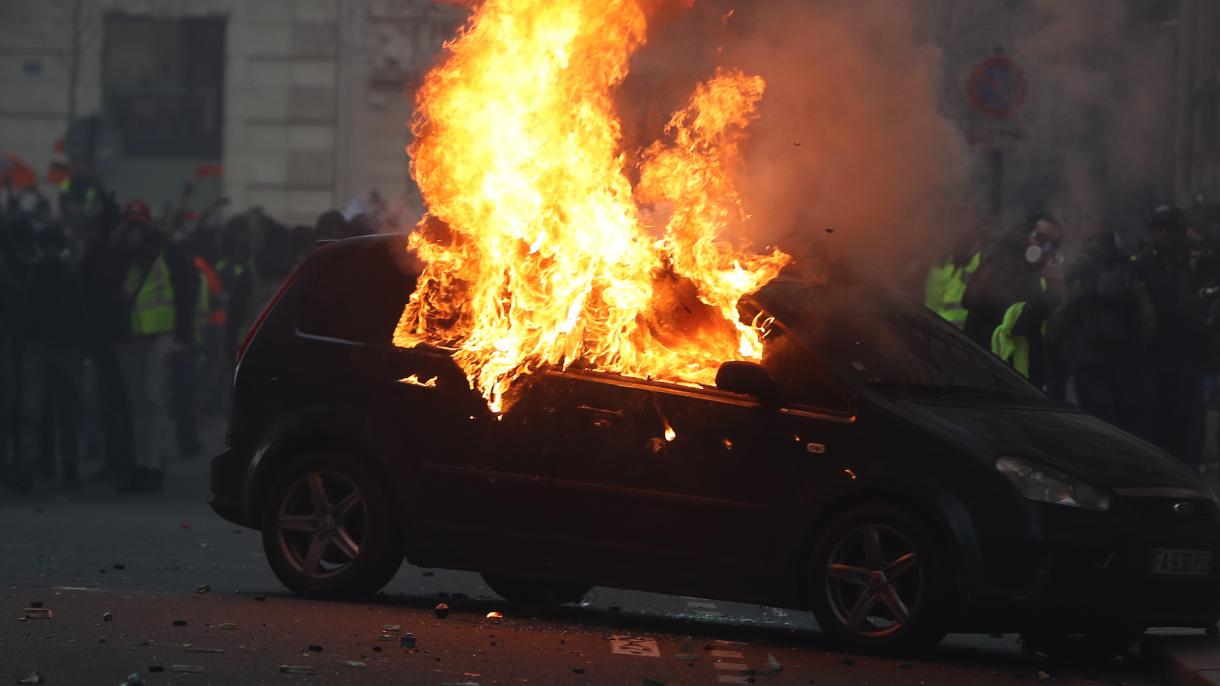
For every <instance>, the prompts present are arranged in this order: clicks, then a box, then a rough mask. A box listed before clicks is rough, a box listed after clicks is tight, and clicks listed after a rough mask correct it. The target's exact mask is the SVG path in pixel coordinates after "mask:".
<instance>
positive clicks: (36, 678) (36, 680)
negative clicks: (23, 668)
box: [17, 669, 42, 684]
mask: <svg viewBox="0 0 1220 686" xmlns="http://www.w3.org/2000/svg"><path fill="white" fill-rule="evenodd" d="M17 683H19V684H41V683H42V674H39V673H38V670H37V669H35V670H34V673H33V674H31V675H29V676H27V677H26V678H24V679H22V680H21V681H18V682H17Z"/></svg>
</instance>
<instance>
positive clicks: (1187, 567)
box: [1148, 548, 1212, 576]
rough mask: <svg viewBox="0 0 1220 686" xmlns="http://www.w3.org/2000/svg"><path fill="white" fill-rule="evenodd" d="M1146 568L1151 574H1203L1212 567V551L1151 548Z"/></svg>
mask: <svg viewBox="0 0 1220 686" xmlns="http://www.w3.org/2000/svg"><path fill="white" fill-rule="evenodd" d="M1148 569H1149V571H1151V572H1152V573H1153V574H1172V575H1175V576H1205V575H1207V573H1208V572H1210V571H1211V569H1212V551H1210V550H1174V549H1172V548H1153V549H1152V554H1151V555H1150V556H1149V560H1148Z"/></svg>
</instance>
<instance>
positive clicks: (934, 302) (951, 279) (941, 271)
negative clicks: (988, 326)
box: [924, 253, 983, 329]
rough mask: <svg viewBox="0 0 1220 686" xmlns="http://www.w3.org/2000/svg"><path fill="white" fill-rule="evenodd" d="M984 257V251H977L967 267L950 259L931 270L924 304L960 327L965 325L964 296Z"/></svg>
mask: <svg viewBox="0 0 1220 686" xmlns="http://www.w3.org/2000/svg"><path fill="white" fill-rule="evenodd" d="M982 258H983V256H982V253H975V254H974V257H973V258H971V260H970V262H969V263H968V264H967V265H966V266H965V267H959V266H957V265H956V264H954V262H953V260H951V259H950V260H948V261H946V262H945V263H944V264H942V265H939V266H936V267H933V268H932V269H931V270H929V271H928V278H927V279H926V280H925V281H924V306H925V307H927V308H928V309H929V310H932V311H933V312H935V313H936V314H938V315H940V316H941V318H942V319H944V320H945V321H947V322H949V323H951V324H953V325H954V326H956V327H958V328H959V329H960V328H962V327H964V326H965V325H966V314H967V313H966V310H965V308H963V307H962V296H964V295H965V294H966V284H967V282H968V281H969V280H970V277H971V276H973V275H974V273H975V272H976V271H978V268H979V263H980V262H982Z"/></svg>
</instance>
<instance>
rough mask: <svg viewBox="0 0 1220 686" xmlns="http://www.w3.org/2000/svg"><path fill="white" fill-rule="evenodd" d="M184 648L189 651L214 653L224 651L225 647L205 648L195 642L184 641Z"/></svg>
mask: <svg viewBox="0 0 1220 686" xmlns="http://www.w3.org/2000/svg"><path fill="white" fill-rule="evenodd" d="M182 649H183V650H184V651H186V652H188V653H213V654H219V653H223V652H224V648H204V647H201V646H197V645H195V644H193V643H183V644H182Z"/></svg>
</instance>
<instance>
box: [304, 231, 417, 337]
mask: <svg viewBox="0 0 1220 686" xmlns="http://www.w3.org/2000/svg"><path fill="white" fill-rule="evenodd" d="M395 246H396V248H395V249H394V250H391V249H386V248H373V249H368V250H361V251H358V252H353V253H352V254H349V255H344V256H342V257H340V258H338V259H336V260H334V261H333V262H332V263H331V264H330V265H329V266H327V267H326V268H325V271H323V273H322V275H321V276H320V277H318V279H317V280H316V281H315V282H314V283H313V285H312V286H310V290H309V293H308V294H306V297H305V299H304V301H303V303H302V305H301V308H300V311H299V313H298V315H297V317H298V321H297V326H298V327H299V328H300V330H301V331H303V332H305V333H309V334H314V335H316V336H326V337H327V338H337V339H341V340H345V341H356V342H359V343H369V344H373V345H390V344H391V342H392V339H393V336H394V327H396V326H397V325H398V319H399V317H401V316H402V310H403V307H404V306H405V305H406V303H407V298H409V297H410V296H411V292H412V291H413V290H414V289H415V274H412V273H410V272H409V271H408V270H407V267H406V265H405V260H404V259H402V257H403V255H400V254H399V252H398V250H399V249H400V248H401V246H400V245H399V244H397V243H396V244H395Z"/></svg>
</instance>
